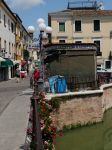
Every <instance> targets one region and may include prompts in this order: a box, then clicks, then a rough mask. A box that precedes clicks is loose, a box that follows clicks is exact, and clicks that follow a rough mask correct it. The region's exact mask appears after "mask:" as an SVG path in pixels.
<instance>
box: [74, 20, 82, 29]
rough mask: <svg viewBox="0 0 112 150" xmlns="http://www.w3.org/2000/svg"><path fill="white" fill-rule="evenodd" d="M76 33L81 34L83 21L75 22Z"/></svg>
mask: <svg viewBox="0 0 112 150" xmlns="http://www.w3.org/2000/svg"><path fill="white" fill-rule="evenodd" d="M75 31H76V32H80V31H81V20H76V21H75Z"/></svg>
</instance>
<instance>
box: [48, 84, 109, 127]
mask: <svg viewBox="0 0 112 150" xmlns="http://www.w3.org/2000/svg"><path fill="white" fill-rule="evenodd" d="M53 97H55V98H57V97H60V98H61V99H62V100H61V103H60V107H59V109H58V110H57V112H56V113H54V114H52V118H53V120H54V123H55V124H56V126H57V127H58V128H59V129H61V128H62V127H63V126H64V125H71V124H73V125H77V124H81V125H84V124H88V123H94V122H100V121H102V119H103V115H104V112H105V111H106V110H108V109H109V108H111V107H112V84H108V85H103V86H102V87H100V90H94V91H82V92H74V93H73V92H72V93H66V94H55V95H53ZM50 99H52V96H51V97H50ZM65 99H66V100H65Z"/></svg>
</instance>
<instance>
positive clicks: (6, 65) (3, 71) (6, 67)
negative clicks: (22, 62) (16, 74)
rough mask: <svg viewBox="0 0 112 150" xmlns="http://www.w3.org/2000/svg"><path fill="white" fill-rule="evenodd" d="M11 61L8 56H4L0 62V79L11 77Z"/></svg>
mask: <svg viewBox="0 0 112 150" xmlns="http://www.w3.org/2000/svg"><path fill="white" fill-rule="evenodd" d="M13 65H14V64H13V61H12V60H11V59H9V58H4V60H3V61H1V63H0V81H4V80H9V79H11V77H12V76H11V74H12V67H13Z"/></svg>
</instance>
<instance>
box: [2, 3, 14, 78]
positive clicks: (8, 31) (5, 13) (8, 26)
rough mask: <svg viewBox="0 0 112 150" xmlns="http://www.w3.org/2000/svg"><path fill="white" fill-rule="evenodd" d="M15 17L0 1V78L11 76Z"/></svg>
mask: <svg viewBox="0 0 112 150" xmlns="http://www.w3.org/2000/svg"><path fill="white" fill-rule="evenodd" d="M15 25H16V19H15V16H14V15H13V12H12V11H11V10H10V8H9V7H8V6H7V4H6V3H5V2H4V1H3V0H1V1H0V56H1V57H2V58H4V62H1V65H0V80H7V79H10V78H11V76H12V70H13V69H12V68H13V60H14V52H15Z"/></svg>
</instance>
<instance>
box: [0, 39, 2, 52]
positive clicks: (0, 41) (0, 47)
mask: <svg viewBox="0 0 112 150" xmlns="http://www.w3.org/2000/svg"><path fill="white" fill-rule="evenodd" d="M1 47H2V46H1V38H0V51H1Z"/></svg>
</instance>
